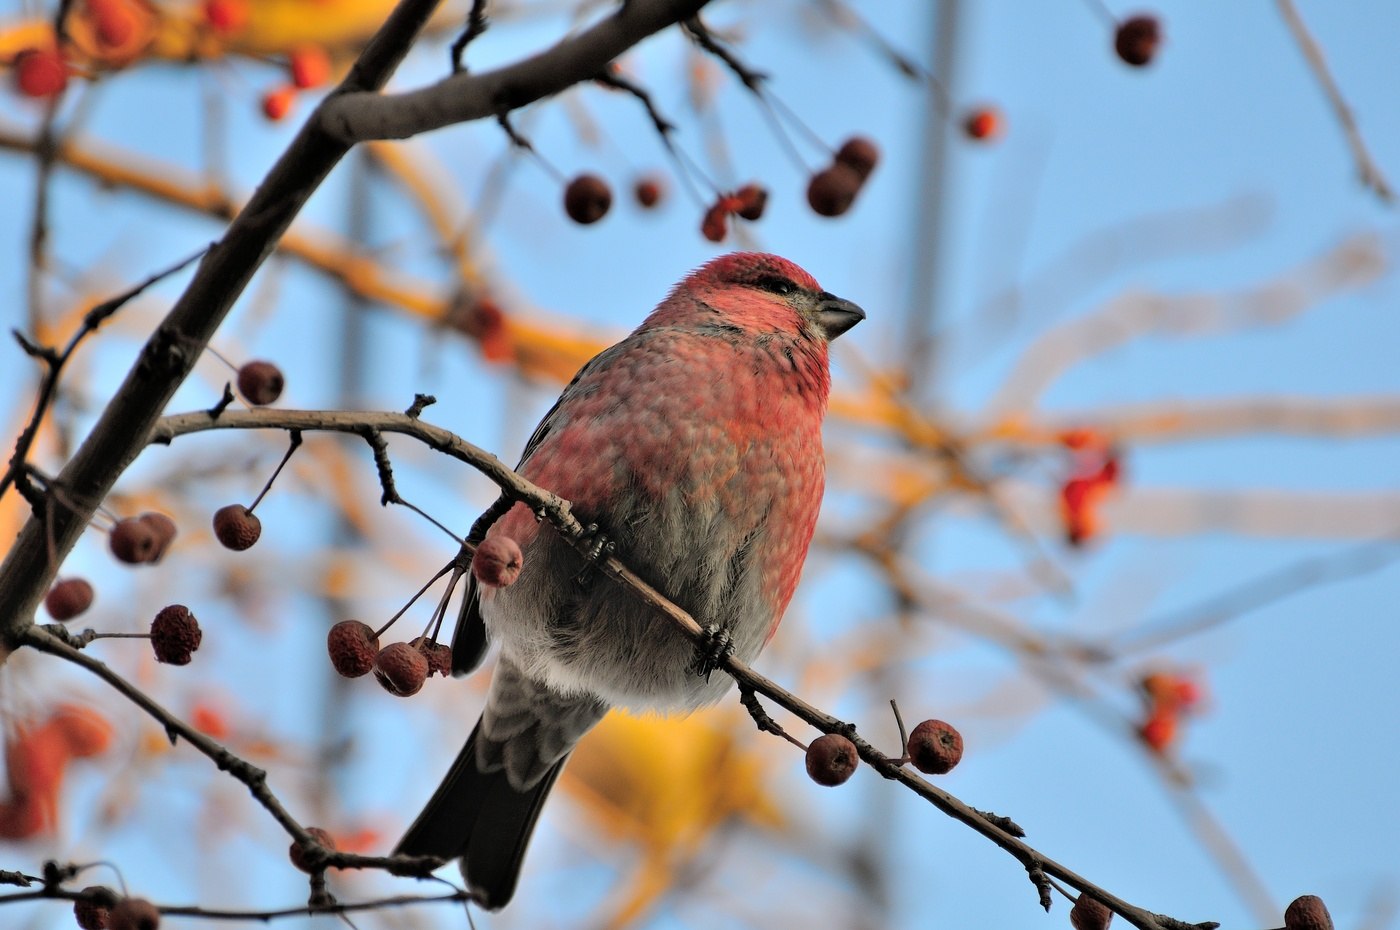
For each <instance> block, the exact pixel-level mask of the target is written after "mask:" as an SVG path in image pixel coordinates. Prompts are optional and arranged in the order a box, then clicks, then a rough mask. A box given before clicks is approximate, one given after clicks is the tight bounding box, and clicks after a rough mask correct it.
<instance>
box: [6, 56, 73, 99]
mask: <svg viewBox="0 0 1400 930" xmlns="http://www.w3.org/2000/svg"><path fill="white" fill-rule="evenodd" d="M14 81H15V88H16V89H17V90H18V91H19V92H20V93H21V94H23V95H24V96H26V97H36V98H39V99H44V98H49V97H57V96H58V95H59V94H61V93H63V91H64V89H66V88H67V87H68V64H67V62H65V61H64V60H63V55H62V54H60V53H59V51H58V49H57V48H54V47H52V46H49V47H46V48H27V49H24V50H23V51H21V52H20V53H19V54H18V55H16V56H15V59H14Z"/></svg>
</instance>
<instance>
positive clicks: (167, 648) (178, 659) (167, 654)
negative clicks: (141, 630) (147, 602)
mask: <svg viewBox="0 0 1400 930" xmlns="http://www.w3.org/2000/svg"><path fill="white" fill-rule="evenodd" d="M203 639H204V634H203V633H202V632H201V631H200V629H199V621H198V620H196V619H195V618H194V614H192V613H190V609H189V608H188V607H186V606H185V605H184V604H171V605H170V606H169V607H162V608H161V609H160V612H159V613H157V614H156V618H155V619H154V620H152V621H151V648H153V649H154V650H155V653H156V661H157V662H164V663H165V664H166V665H189V664H190V659H191V657H192V655H193V653H194V651H195V650H196V649H198V648H199V644H200V642H201V641H202V640H203Z"/></svg>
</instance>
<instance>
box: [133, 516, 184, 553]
mask: <svg viewBox="0 0 1400 930" xmlns="http://www.w3.org/2000/svg"><path fill="white" fill-rule="evenodd" d="M136 519H138V520H140V521H141V522H142V523H144V524H146V526H148V527H150V529H151V532H153V533H155V534H156V550H155V552H154V553H153V554H152V555H151V561H152V562H159V561H160V560H161V559H163V558H164V557H165V551H166V550H167V549H169V548H170V544H171V543H172V542H174V541H175V534H176V533H177V532H179V530H178V528H177V527H176V526H175V521H174V520H172V519H170V517H168V516H166V515H165V514H163V513H157V512H156V511H154V510H150V511H147V512H146V513H143V514H141V515H140V516H139V517H137V518H136Z"/></svg>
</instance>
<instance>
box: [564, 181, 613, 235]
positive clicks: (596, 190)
mask: <svg viewBox="0 0 1400 930" xmlns="http://www.w3.org/2000/svg"><path fill="white" fill-rule="evenodd" d="M611 206H612V189H611V188H609V187H608V182H607V181H604V180H603V179H602V178H600V177H598V176H597V175H596V174H581V175H579V176H578V177H576V178H574V179H573V180H572V181H570V182H569V185H568V187H566V188H564V212H565V213H567V214H569V219H571V220H573V221H574V222H575V223H581V224H583V225H584V226H587V225H588V224H589V223H596V222H598V221H599V220H601V219H602V218H603V217H604V216H605V215H606V214H607V212H608V208H609V207H611Z"/></svg>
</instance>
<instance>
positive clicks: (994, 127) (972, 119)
mask: <svg viewBox="0 0 1400 930" xmlns="http://www.w3.org/2000/svg"><path fill="white" fill-rule="evenodd" d="M1001 125H1002V120H1001V111H1000V110H998V109H997V108H996V107H978V108H977V109H975V110H971V111H969V112H968V114H967V116H966V117H965V118H964V119H963V132H965V133H967V135H968V137H969V138H972V139H976V140H978V141H979V142H986V141H988V140H990V139H995V138H996V137H997V136H999V135H1001Z"/></svg>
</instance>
